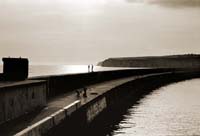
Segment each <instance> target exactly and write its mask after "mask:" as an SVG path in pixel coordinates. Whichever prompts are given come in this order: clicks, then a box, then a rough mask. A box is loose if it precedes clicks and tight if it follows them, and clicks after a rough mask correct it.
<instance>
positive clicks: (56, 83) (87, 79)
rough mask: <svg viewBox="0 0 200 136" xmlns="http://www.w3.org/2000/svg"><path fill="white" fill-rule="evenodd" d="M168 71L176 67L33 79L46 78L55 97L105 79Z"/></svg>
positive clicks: (49, 94) (51, 93)
mask: <svg viewBox="0 0 200 136" xmlns="http://www.w3.org/2000/svg"><path fill="white" fill-rule="evenodd" d="M167 71H174V69H163V68H162V69H158V68H141V69H126V70H113V71H101V72H91V73H82V74H71V75H58V76H56V75H55V76H44V77H37V78H32V79H37V80H46V81H47V85H48V89H47V98H48V99H50V98H53V97H55V96H57V95H60V94H63V93H66V92H70V91H72V90H75V89H78V88H82V87H84V86H87V85H91V84H95V83H100V82H103V81H109V80H114V79H118V78H123V77H130V76H134V75H135V76H137V75H145V74H151V73H162V72H167Z"/></svg>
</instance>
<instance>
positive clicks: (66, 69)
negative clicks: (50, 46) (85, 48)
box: [0, 65, 129, 77]
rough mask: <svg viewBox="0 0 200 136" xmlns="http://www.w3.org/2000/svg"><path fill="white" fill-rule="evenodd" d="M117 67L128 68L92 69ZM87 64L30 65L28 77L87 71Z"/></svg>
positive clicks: (1, 68) (95, 67)
mask: <svg viewBox="0 0 200 136" xmlns="http://www.w3.org/2000/svg"><path fill="white" fill-rule="evenodd" d="M118 69H129V68H120V67H117V68H116V67H100V66H94V67H93V71H94V72H95V71H109V70H118ZM2 72H3V66H2V65H0V73H2ZM88 72H89V71H88V65H30V66H29V77H36V76H46V75H62V74H75V73H88Z"/></svg>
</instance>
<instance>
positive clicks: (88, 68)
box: [88, 65, 90, 73]
mask: <svg viewBox="0 0 200 136" xmlns="http://www.w3.org/2000/svg"><path fill="white" fill-rule="evenodd" d="M89 72H90V65H88V73H89Z"/></svg>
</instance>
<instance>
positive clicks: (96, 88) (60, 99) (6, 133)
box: [0, 76, 139, 136]
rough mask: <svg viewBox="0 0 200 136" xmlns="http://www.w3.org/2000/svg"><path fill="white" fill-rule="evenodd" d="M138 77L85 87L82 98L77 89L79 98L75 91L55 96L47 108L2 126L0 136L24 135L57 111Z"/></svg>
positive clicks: (92, 98) (84, 102) (90, 99)
mask: <svg viewBox="0 0 200 136" xmlns="http://www.w3.org/2000/svg"><path fill="white" fill-rule="evenodd" d="M138 77H139V76H132V77H128V78H121V79H116V80H111V81H106V82H102V83H98V84H94V85H90V86H86V88H87V97H83V88H80V89H78V90H79V91H80V92H81V94H80V97H78V96H77V93H76V90H74V91H72V92H69V93H66V94H62V95H60V96H57V97H55V98H53V99H51V100H49V101H48V102H47V106H46V107H44V108H43V109H42V110H38V111H37V112H35V113H31V114H27V115H25V116H23V117H21V118H19V119H16V120H14V121H11V122H9V123H6V124H4V125H3V126H1V127H0V134H1V136H11V135H15V134H17V133H18V134H17V135H19V136H20V135H24V133H25V131H26V129H29V128H31V127H32V126H34V125H37V123H38V122H40V121H41V120H44V119H45V118H48V117H52V116H53V115H54V114H55V113H56V112H58V111H59V110H63V109H64V108H65V107H67V106H69V105H73V104H74V103H75V104H76V103H79V104H80V107H81V106H82V105H84V104H86V103H88V102H90V101H92V100H94V99H95V98H97V97H98V96H100V95H102V94H104V93H105V92H107V91H109V90H111V89H113V88H115V87H117V86H120V85H122V84H124V83H126V82H129V81H132V80H134V79H137V78H138ZM75 110H76V109H75ZM20 131H21V132H20ZM23 131H24V132H23ZM19 132H20V133H19Z"/></svg>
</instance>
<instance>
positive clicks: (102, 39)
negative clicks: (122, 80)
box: [0, 0, 200, 64]
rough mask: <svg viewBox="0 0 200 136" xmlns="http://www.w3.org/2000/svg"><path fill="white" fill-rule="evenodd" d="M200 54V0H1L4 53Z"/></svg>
mask: <svg viewBox="0 0 200 136" xmlns="http://www.w3.org/2000/svg"><path fill="white" fill-rule="evenodd" d="M184 53H200V0H84V1H83V0H56V1H55V0H0V57H5V56H11V57H20V56H21V57H28V58H29V60H30V62H31V63H32V64H90V63H94V64H95V63H97V62H99V61H102V60H104V59H106V58H109V57H132V56H152V55H168V54H169V55H171V54H184Z"/></svg>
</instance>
